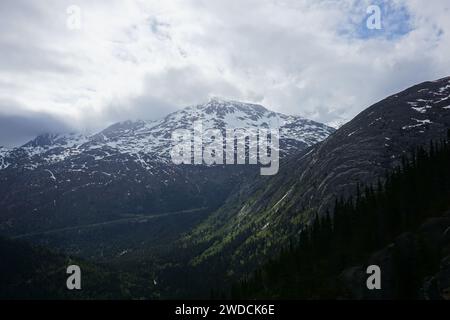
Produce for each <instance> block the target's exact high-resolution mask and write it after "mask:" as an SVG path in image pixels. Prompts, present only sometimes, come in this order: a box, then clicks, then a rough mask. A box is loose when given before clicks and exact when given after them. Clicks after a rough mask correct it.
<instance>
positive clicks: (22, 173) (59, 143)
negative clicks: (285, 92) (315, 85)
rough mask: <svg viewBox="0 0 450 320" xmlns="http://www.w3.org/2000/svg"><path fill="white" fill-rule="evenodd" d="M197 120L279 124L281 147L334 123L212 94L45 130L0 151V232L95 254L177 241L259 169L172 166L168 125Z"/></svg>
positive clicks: (224, 124) (313, 137)
mask: <svg viewBox="0 0 450 320" xmlns="http://www.w3.org/2000/svg"><path fill="white" fill-rule="evenodd" d="M197 120H201V121H202V122H203V126H204V128H216V129H220V130H224V129H225V128H245V129H248V128H257V127H279V128H280V139H281V141H280V146H281V148H282V153H283V154H284V155H287V154H289V153H292V152H296V151H297V150H301V149H304V148H306V147H308V146H311V145H312V144H315V143H317V142H319V141H321V140H323V139H325V138H326V137H327V136H328V135H329V134H330V133H331V132H333V131H334V129H332V128H330V127H327V126H325V125H322V124H319V123H316V122H313V121H310V120H306V119H304V118H301V117H295V116H286V115H283V114H280V113H275V112H271V111H269V110H267V109H266V108H264V107H262V106H259V105H254V104H245V103H240V102H235V101H227V100H221V99H212V100H211V101H209V102H208V103H206V104H203V105H198V106H192V107H188V108H185V109H182V110H180V111H177V112H174V113H172V114H169V115H168V116H166V117H165V118H163V119H161V120H158V121H125V122H121V123H117V124H114V125H112V126H110V127H108V128H107V129H105V130H103V131H101V132H100V133H98V134H94V135H92V136H83V135H80V134H44V135H41V136H39V137H37V138H36V139H34V140H32V141H30V142H29V143H27V144H25V145H24V146H22V147H19V148H15V149H12V150H6V149H4V148H3V149H1V150H0V233H1V234H4V235H8V236H14V237H21V238H26V239H35V240H36V241H40V242H42V241H44V242H45V243H46V244H51V245H55V244H56V246H58V247H60V246H62V249H64V250H66V249H68V248H69V249H70V252H71V253H72V252H73V253H77V254H85V253H86V250H85V249H86V247H89V248H91V249H90V250H88V251H89V254H88V255H89V256H90V255H92V256H96V255H103V254H107V253H106V252H109V253H110V254H114V255H116V254H121V253H122V252H126V250H129V249H130V247H134V246H135V245H136V243H138V244H139V245H140V246H144V245H146V244H148V243H151V244H152V245H154V244H157V243H167V242H172V241H174V239H176V237H177V235H178V234H179V233H181V232H184V231H188V230H189V228H191V227H193V226H194V225H195V224H197V223H198V222H199V221H201V220H202V219H203V218H205V217H206V216H207V215H208V214H209V213H211V212H212V211H214V209H215V208H216V207H218V206H219V205H221V204H222V203H223V201H224V199H225V198H226V197H227V196H228V195H229V194H230V192H231V191H232V190H233V189H235V188H236V186H237V185H238V184H239V183H240V182H241V181H242V180H243V179H244V178H245V177H249V176H253V175H254V174H255V173H256V169H257V168H256V167H255V166H232V165H229V166H228V165H225V166H209V167H208V166H203V165H200V166H191V165H183V166H176V165H174V164H173V163H172V161H171V159H170V155H169V152H170V150H171V148H172V140H171V136H172V132H173V131H174V130H176V129H191V128H192V125H193V122H194V121H197ZM176 219H177V220H178V221H179V224H177V225H175V226H174V220H176ZM99 230H101V232H99ZM136 230H140V231H136ZM112 235H115V237H113V238H111V236H112ZM137 235H140V236H137ZM49 239H50V240H49ZM115 240H117V243H116V242H115ZM48 241H50V243H47V242H48ZM95 242H98V245H96V246H92V243H95Z"/></svg>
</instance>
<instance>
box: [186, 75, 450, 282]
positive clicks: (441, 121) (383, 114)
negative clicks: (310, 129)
mask: <svg viewBox="0 0 450 320" xmlns="http://www.w3.org/2000/svg"><path fill="white" fill-rule="evenodd" d="M448 128H450V78H444V79H440V80H437V81H433V82H424V83H421V84H419V85H416V86H413V87H411V88H409V89H406V90H405V91H402V92H400V93H398V94H395V95H392V96H390V97H388V98H386V99H384V100H382V101H380V102H378V103H376V104H374V105H373V106H371V107H369V108H367V109H366V110H364V111H363V112H361V113H360V114H359V115H358V116H357V117H355V118H354V119H353V120H352V121H350V122H348V123H347V124H345V125H344V126H342V127H341V128H340V129H338V130H337V131H336V132H334V133H333V134H331V135H330V136H329V137H328V138H327V139H325V140H324V141H323V142H321V143H319V144H317V145H315V146H313V147H310V148H308V149H305V150H304V151H302V152H300V153H298V154H294V155H293V156H291V157H288V158H286V159H284V161H283V162H282V163H280V172H279V173H278V174H277V175H276V176H273V177H261V178H260V179H258V180H254V181H251V182H249V183H246V184H245V185H242V186H241V188H240V191H239V192H238V193H233V194H231V195H230V197H229V198H228V199H227V200H226V202H225V204H224V205H223V206H221V207H220V208H219V209H218V210H217V211H216V212H215V213H214V214H212V215H210V216H209V217H208V219H207V220H205V221H204V222H203V223H202V224H201V225H199V226H198V227H196V228H195V230H194V231H193V232H192V233H190V234H189V235H188V236H186V237H185V238H184V245H185V246H186V245H190V246H193V247H198V248H201V250H200V251H199V252H200V253H199V254H198V255H197V256H195V257H194V258H193V259H192V260H191V262H190V263H191V264H192V265H202V264H209V263H213V262H212V261H217V260H221V261H224V260H225V261H227V263H226V266H224V267H223V268H224V269H223V272H224V273H226V274H229V275H234V274H236V273H237V274H242V272H246V271H249V270H252V269H253V268H254V267H255V266H256V265H258V264H259V262H260V261H261V260H265V259H267V258H268V257H271V256H272V255H273V254H274V252H278V251H279V250H280V249H281V248H283V247H285V246H286V245H288V244H289V242H290V241H293V239H296V238H297V237H298V236H299V235H300V233H301V231H302V230H303V229H304V228H305V227H306V226H308V225H309V224H311V221H313V218H314V217H315V216H316V215H317V214H319V215H324V214H325V213H326V212H327V210H330V211H331V212H332V209H333V206H334V203H335V201H336V200H337V199H339V198H341V197H343V198H348V197H349V196H351V195H354V194H355V193H356V192H357V188H358V185H360V186H367V185H371V184H374V183H377V181H378V179H380V180H381V181H383V179H384V176H385V174H386V172H388V171H389V170H391V169H393V168H395V167H397V166H400V165H401V164H402V157H403V156H406V155H408V154H411V152H412V151H413V150H415V149H416V148H417V147H418V146H428V145H429V143H430V141H431V140H439V139H441V138H445V137H446V135H447V130H448Z"/></svg>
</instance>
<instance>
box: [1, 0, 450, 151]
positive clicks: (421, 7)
mask: <svg viewBox="0 0 450 320" xmlns="http://www.w3.org/2000/svg"><path fill="white" fill-rule="evenodd" d="M370 5H378V6H379V8H380V9H381V29H368V28H367V19H368V18H369V17H370V16H371V14H370V13H369V14H368V13H367V8H368V7H369V6H370ZM449 17H450V1H448V0H427V1H423V0H392V1H383V0H371V1H356V0H167V1H161V0H154V1H153V0H148V1H140V0H135V1H133V0H128V1H124V0H100V1H88V0H86V1H85V0H71V1H66V0H40V1H35V0H1V1H0V31H1V32H0V145H2V144H3V145H7V146H11V145H17V144H20V143H22V142H24V140H27V139H29V138H30V137H32V136H33V135H35V134H39V133H42V132H46V131H51V132H61V131H65V130H70V131H73V130H80V131H83V132H93V131H96V130H99V129H102V128H103V127H105V126H106V125H108V124H111V123H113V122H116V121H121V120H126V119H138V118H141V119H155V118H159V117H161V116H163V115H165V114H167V113H168V112H170V111H173V110H176V109H179V108H181V107H184V106H187V105H192V104H197V103H201V102H204V101H207V100H208V98H209V97H211V96H220V97H224V98H231V99H236V100H242V101H249V102H256V103H261V104H263V105H265V106H267V107H269V108H271V109H273V110H276V111H280V112H284V113H287V114H298V115H303V116H305V117H308V118H311V119H314V120H318V121H321V122H325V123H334V124H335V123H339V122H342V121H345V120H349V119H351V118H352V117H353V116H355V115H356V114H357V113H359V112H360V111H361V110H363V109H364V108H366V107H367V106H369V105H371V104H372V103H374V102H376V101H378V100H380V99H382V98H384V97H385V96H387V95H389V94H392V93H394V92H396V91H399V90H402V89H404V88H406V87H408V86H410V85H413V84H415V83H418V82H422V81H425V80H433V79H437V78H441V77H444V76H448V75H450V19H449Z"/></svg>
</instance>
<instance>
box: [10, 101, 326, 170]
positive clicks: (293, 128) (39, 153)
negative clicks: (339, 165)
mask: <svg viewBox="0 0 450 320" xmlns="http://www.w3.org/2000/svg"><path fill="white" fill-rule="evenodd" d="M196 121H201V122H202V125H203V128H204V129H209V128H214V129H220V130H224V129H225V128H227V129H235V128H243V129H248V128H261V127H263V128H274V129H279V130H280V140H281V142H280V143H281V147H282V150H284V151H286V152H288V151H289V150H299V149H302V148H305V147H308V146H311V145H313V144H315V143H317V142H319V141H322V140H323V139H325V138H326V137H327V136H328V135H330V134H331V133H332V132H333V131H334V129H333V128H330V127H328V126H326V125H323V124H320V123H317V122H314V121H310V120H307V119H304V118H303V117H299V116H288V115H284V114H281V113H277V112H273V111H270V110H268V109H266V108H265V107H263V106H261V105H257V104H252V103H243V102H238V101H233V100H226V99H222V98H212V99H210V100H209V101H208V102H206V103H204V104H199V105H195V106H190V107H186V108H184V109H181V110H179V111H176V112H173V113H171V114H169V115H167V116H166V117H164V118H163V119H160V120H156V121H144V120H137V121H130V120H128V121H124V122H119V123H116V124H113V125H111V126H109V127H108V128H106V129H104V130H102V131H101V132H99V133H97V134H94V135H91V136H84V135H81V134H44V135H40V136H38V137H37V138H36V139H34V140H32V141H30V142H29V143H27V144H25V145H24V146H22V147H21V148H16V149H14V150H13V151H10V152H9V153H5V155H6V156H5V155H4V156H2V159H3V158H8V155H11V154H15V155H16V157H18V155H19V154H20V155H22V156H23V155H25V157H28V158H29V159H30V160H29V161H24V162H25V163H26V162H31V163H32V165H28V166H27V168H30V169H34V168H36V167H37V166H39V165H41V164H50V163H55V162H59V161H63V160H66V159H68V158H71V157H79V156H80V155H81V154H93V153H95V154H96V155H93V156H94V158H95V159H96V160H98V161H100V160H103V159H105V157H111V156H112V155H122V156H126V157H127V158H132V159H134V160H135V161H136V162H138V163H139V164H143V165H144V163H145V165H144V166H145V167H147V166H148V164H149V163H150V162H151V163H155V162H156V163H157V162H161V163H169V162H170V150H171V148H172V140H171V138H172V133H173V132H174V130H177V129H189V130H191V129H192V128H193V125H194V123H195V122H196ZM8 161H9V160H8ZM12 162H13V161H11V163H12Z"/></svg>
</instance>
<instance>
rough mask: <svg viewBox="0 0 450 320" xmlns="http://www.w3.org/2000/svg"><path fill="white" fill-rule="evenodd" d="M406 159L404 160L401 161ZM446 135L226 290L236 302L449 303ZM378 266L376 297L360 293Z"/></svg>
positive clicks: (449, 157) (449, 148)
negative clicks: (378, 300)
mask: <svg viewBox="0 0 450 320" xmlns="http://www.w3.org/2000/svg"><path fill="white" fill-rule="evenodd" d="M404 159H406V158H404ZM449 209H450V130H449V138H448V140H441V141H438V142H436V143H432V144H430V146H429V148H427V149H424V148H420V149H418V151H417V152H415V153H414V155H413V156H412V158H411V159H410V160H403V164H402V166H401V167H400V168H397V169H396V170H394V171H393V172H392V173H390V174H389V175H388V176H387V178H386V179H385V182H384V183H381V182H379V183H377V184H375V185H367V186H366V187H365V188H364V190H361V191H360V192H358V193H357V195H356V197H354V198H353V199H347V200H343V199H341V200H339V201H337V203H336V205H335V208H334V211H333V212H332V216H333V217H334V218H331V214H326V215H324V216H317V217H316V218H315V220H314V223H313V224H312V225H311V226H309V227H306V228H304V229H303V230H302V232H301V234H300V236H299V238H298V239H291V246H290V247H287V248H286V249H285V250H283V253H282V254H281V255H280V256H279V257H278V258H276V259H273V260H271V261H270V262H268V263H267V264H265V265H264V266H263V267H262V268H260V269H259V270H258V271H257V272H255V273H254V275H253V276H252V277H251V278H250V279H249V280H246V281H242V282H241V283H240V284H238V285H236V286H235V287H234V288H233V296H234V297H238V298H303V299H312V298H322V299H323V298H356V299H371V298H382V299H417V298H423V299H449V298H450V296H449V292H450V263H449V262H450V210H449ZM373 264H375V265H378V266H380V268H381V271H382V277H381V279H382V282H381V288H382V290H374V291H371V290H368V289H367V287H366V279H367V277H368V275H367V274H366V268H367V266H369V265H373Z"/></svg>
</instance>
